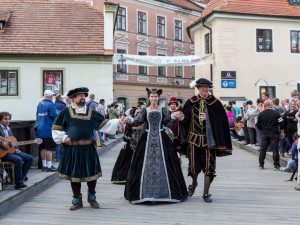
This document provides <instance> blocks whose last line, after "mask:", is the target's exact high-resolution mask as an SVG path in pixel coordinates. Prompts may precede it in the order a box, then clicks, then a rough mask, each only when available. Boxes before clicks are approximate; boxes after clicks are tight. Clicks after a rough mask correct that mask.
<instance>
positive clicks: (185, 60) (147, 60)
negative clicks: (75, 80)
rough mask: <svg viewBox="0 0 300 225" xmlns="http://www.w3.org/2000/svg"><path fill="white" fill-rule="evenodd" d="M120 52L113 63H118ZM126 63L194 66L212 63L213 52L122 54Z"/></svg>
mask: <svg viewBox="0 0 300 225" xmlns="http://www.w3.org/2000/svg"><path fill="white" fill-rule="evenodd" d="M121 55H122V54H115V55H114V64H120V59H121ZM122 56H123V59H125V62H124V63H125V64H126V65H144V66H195V65H204V64H213V63H214V57H213V54H210V55H207V56H203V57H201V56H197V55H188V56H148V55H128V54H123V55H122Z"/></svg>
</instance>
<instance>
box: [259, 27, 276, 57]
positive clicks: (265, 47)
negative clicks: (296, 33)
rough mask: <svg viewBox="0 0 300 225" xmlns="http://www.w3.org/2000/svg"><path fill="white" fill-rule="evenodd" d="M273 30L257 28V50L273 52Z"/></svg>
mask: <svg viewBox="0 0 300 225" xmlns="http://www.w3.org/2000/svg"><path fill="white" fill-rule="evenodd" d="M272 44H273V43H272V30H266V29H257V30H256V51H257V52H272V51H273V48H272Z"/></svg>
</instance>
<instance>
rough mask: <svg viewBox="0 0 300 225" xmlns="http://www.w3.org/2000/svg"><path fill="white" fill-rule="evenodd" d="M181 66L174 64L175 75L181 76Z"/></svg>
mask: <svg viewBox="0 0 300 225" xmlns="http://www.w3.org/2000/svg"><path fill="white" fill-rule="evenodd" d="M182 72H183V68H182V66H175V77H182Z"/></svg>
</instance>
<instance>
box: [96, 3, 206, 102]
mask: <svg viewBox="0 0 300 225" xmlns="http://www.w3.org/2000/svg"><path fill="white" fill-rule="evenodd" d="M103 2H104V0H94V1H93V6H94V7H97V8H99V9H101V10H102V8H101V7H102V5H103ZM112 2H114V3H118V4H119V10H118V18H117V23H116V27H115V35H114V53H123V54H132V55H151V56H177V55H193V54H194V44H193V43H192V42H191V40H190V38H189V36H188V34H187V32H186V28H187V27H188V26H189V25H190V24H191V23H192V22H193V21H194V20H195V19H197V18H198V17H199V16H200V15H201V12H202V11H203V9H204V6H205V4H202V3H201V4H197V3H195V2H193V1H190V0H172V1H167V0H147V1H146V0H130V1H129V0H113V1H112ZM193 78H194V68H193V67H190V66H185V67H183V66H177V67H170V66H169V67H155V66H132V65H127V66H126V69H125V71H122V70H120V66H119V65H114V100H115V101H118V102H121V103H123V104H124V105H125V106H126V108H128V107H132V106H135V105H136V104H137V102H138V101H145V100H146V98H147V96H146V91H145V89H146V87H149V88H162V89H163V94H162V96H161V99H160V102H159V104H160V105H161V106H166V104H167V103H168V100H169V99H170V98H171V97H177V98H180V99H182V100H183V101H185V100H186V99H187V98H189V97H191V96H192V95H193V94H194V90H193V89H190V88H189V83H190V82H191V79H193Z"/></svg>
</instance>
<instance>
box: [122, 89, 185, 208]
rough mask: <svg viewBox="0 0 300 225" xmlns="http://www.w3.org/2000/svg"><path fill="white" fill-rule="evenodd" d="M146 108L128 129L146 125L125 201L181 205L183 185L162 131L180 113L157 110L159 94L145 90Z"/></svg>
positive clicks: (170, 144) (183, 182)
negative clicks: (179, 203) (178, 203)
mask: <svg viewBox="0 0 300 225" xmlns="http://www.w3.org/2000/svg"><path fill="white" fill-rule="evenodd" d="M146 90H147V92H148V98H149V101H150V106H149V107H147V108H144V109H141V111H140V112H139V114H138V116H137V117H136V118H135V119H134V121H131V122H130V123H129V125H130V126H139V125H141V124H143V123H145V125H146V131H144V132H143V133H142V134H141V135H140V138H139V141H138V143H137V146H136V150H135V153H134V156H133V159H132V163H131V167H130V169H129V173H128V176H127V182H126V187H125V194H124V195H125V198H126V199H127V200H129V201H130V202H131V203H133V204H135V203H142V202H181V201H183V200H185V199H186V198H187V191H186V184H185V181H184V177H183V174H182V170H181V166H180V163H179V160H178V156H177V154H176V151H175V149H174V148H173V145H172V140H171V138H170V137H169V135H168V134H167V132H166V129H165V128H164V127H171V126H172V122H174V121H175V119H176V118H179V119H180V120H182V119H183V114H181V113H180V112H178V113H174V114H172V115H171V116H172V118H173V119H171V116H170V114H169V112H168V109H167V108H165V107H159V106H158V100H159V96H160V95H161V93H162V90H161V89H160V90H157V89H151V90H149V89H148V88H147V89H146Z"/></svg>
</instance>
